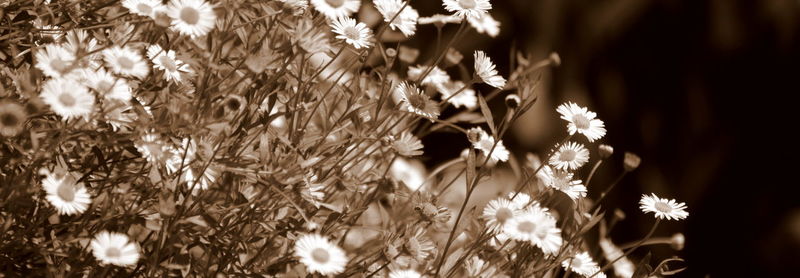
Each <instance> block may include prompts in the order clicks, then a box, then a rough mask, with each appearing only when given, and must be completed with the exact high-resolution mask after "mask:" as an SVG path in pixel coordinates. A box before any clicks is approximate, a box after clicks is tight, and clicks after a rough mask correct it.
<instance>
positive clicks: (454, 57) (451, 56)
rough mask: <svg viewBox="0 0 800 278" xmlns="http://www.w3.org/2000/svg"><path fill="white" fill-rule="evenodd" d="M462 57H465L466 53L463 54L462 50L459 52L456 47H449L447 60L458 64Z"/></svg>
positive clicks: (449, 62) (451, 63) (452, 63)
mask: <svg viewBox="0 0 800 278" xmlns="http://www.w3.org/2000/svg"><path fill="white" fill-rule="evenodd" d="M461 59H464V55H463V54H461V52H458V50H455V48H448V49H447V54H445V60H446V61H447V63H448V64H450V65H458V63H461Z"/></svg>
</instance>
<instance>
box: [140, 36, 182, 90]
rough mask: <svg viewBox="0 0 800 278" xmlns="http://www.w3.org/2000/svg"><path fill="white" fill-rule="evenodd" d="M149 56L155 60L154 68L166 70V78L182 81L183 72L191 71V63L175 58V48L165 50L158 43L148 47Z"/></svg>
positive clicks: (151, 59)
mask: <svg viewBox="0 0 800 278" xmlns="http://www.w3.org/2000/svg"><path fill="white" fill-rule="evenodd" d="M147 58H150V61H152V62H153V68H155V69H159V70H162V71H164V79H166V80H167V81H170V80H175V81H177V82H180V81H181V80H182V79H181V74H182V73H189V72H191V70H190V69H189V65H187V64H186V63H184V62H183V61H181V60H178V59H176V58H175V51H174V50H165V49H163V48H161V46H159V45H157V44H153V45H150V46H149V47H147Z"/></svg>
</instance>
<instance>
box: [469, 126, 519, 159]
mask: <svg viewBox="0 0 800 278" xmlns="http://www.w3.org/2000/svg"><path fill="white" fill-rule="evenodd" d="M469 131H471V132H475V133H477V134H478V136H479V138H477V139H478V140H476V141H473V142H472V147H474V148H475V149H478V150H480V151H481V152H482V153H483V155H485V156H488V157H490V158H491V160H494V161H498V160H499V161H508V157H509V155H510V153H509V151H508V149H506V146H504V145H503V140H499V141H497V144H495V142H494V137H492V136H489V134H488V133H486V131H484V130H483V129H481V128H480V127H473V128H471V129H469Z"/></svg>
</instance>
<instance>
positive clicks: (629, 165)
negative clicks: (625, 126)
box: [624, 152, 642, 172]
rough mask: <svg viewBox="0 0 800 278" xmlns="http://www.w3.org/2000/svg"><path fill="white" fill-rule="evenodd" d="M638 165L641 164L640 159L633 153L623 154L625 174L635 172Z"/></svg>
mask: <svg viewBox="0 0 800 278" xmlns="http://www.w3.org/2000/svg"><path fill="white" fill-rule="evenodd" d="M640 163H642V159H641V158H639V156H638V155H636V154H635V153H629V152H625V161H624V166H625V167H624V168H625V171H626V172H630V171H633V170H636V168H638V167H639V164H640Z"/></svg>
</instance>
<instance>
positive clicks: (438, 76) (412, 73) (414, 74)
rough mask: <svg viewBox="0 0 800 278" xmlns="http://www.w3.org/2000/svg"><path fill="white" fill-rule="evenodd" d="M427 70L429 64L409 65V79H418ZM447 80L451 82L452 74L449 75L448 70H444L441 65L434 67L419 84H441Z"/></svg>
mask: <svg viewBox="0 0 800 278" xmlns="http://www.w3.org/2000/svg"><path fill="white" fill-rule="evenodd" d="M427 70H428V66H423V65H417V66H410V67H408V79H410V80H417V79H419V77H420V76H421V75H422V74H423V73H425V71H427ZM447 82H450V75H448V74H447V72H446V71H443V70H442V69H440V68H439V67H433V68H432V69H431V71H430V72H428V75H426V76H425V78H423V79H422V82H420V83H419V84H422V85H429V84H430V85H435V86H441V85H444V83H447Z"/></svg>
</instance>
